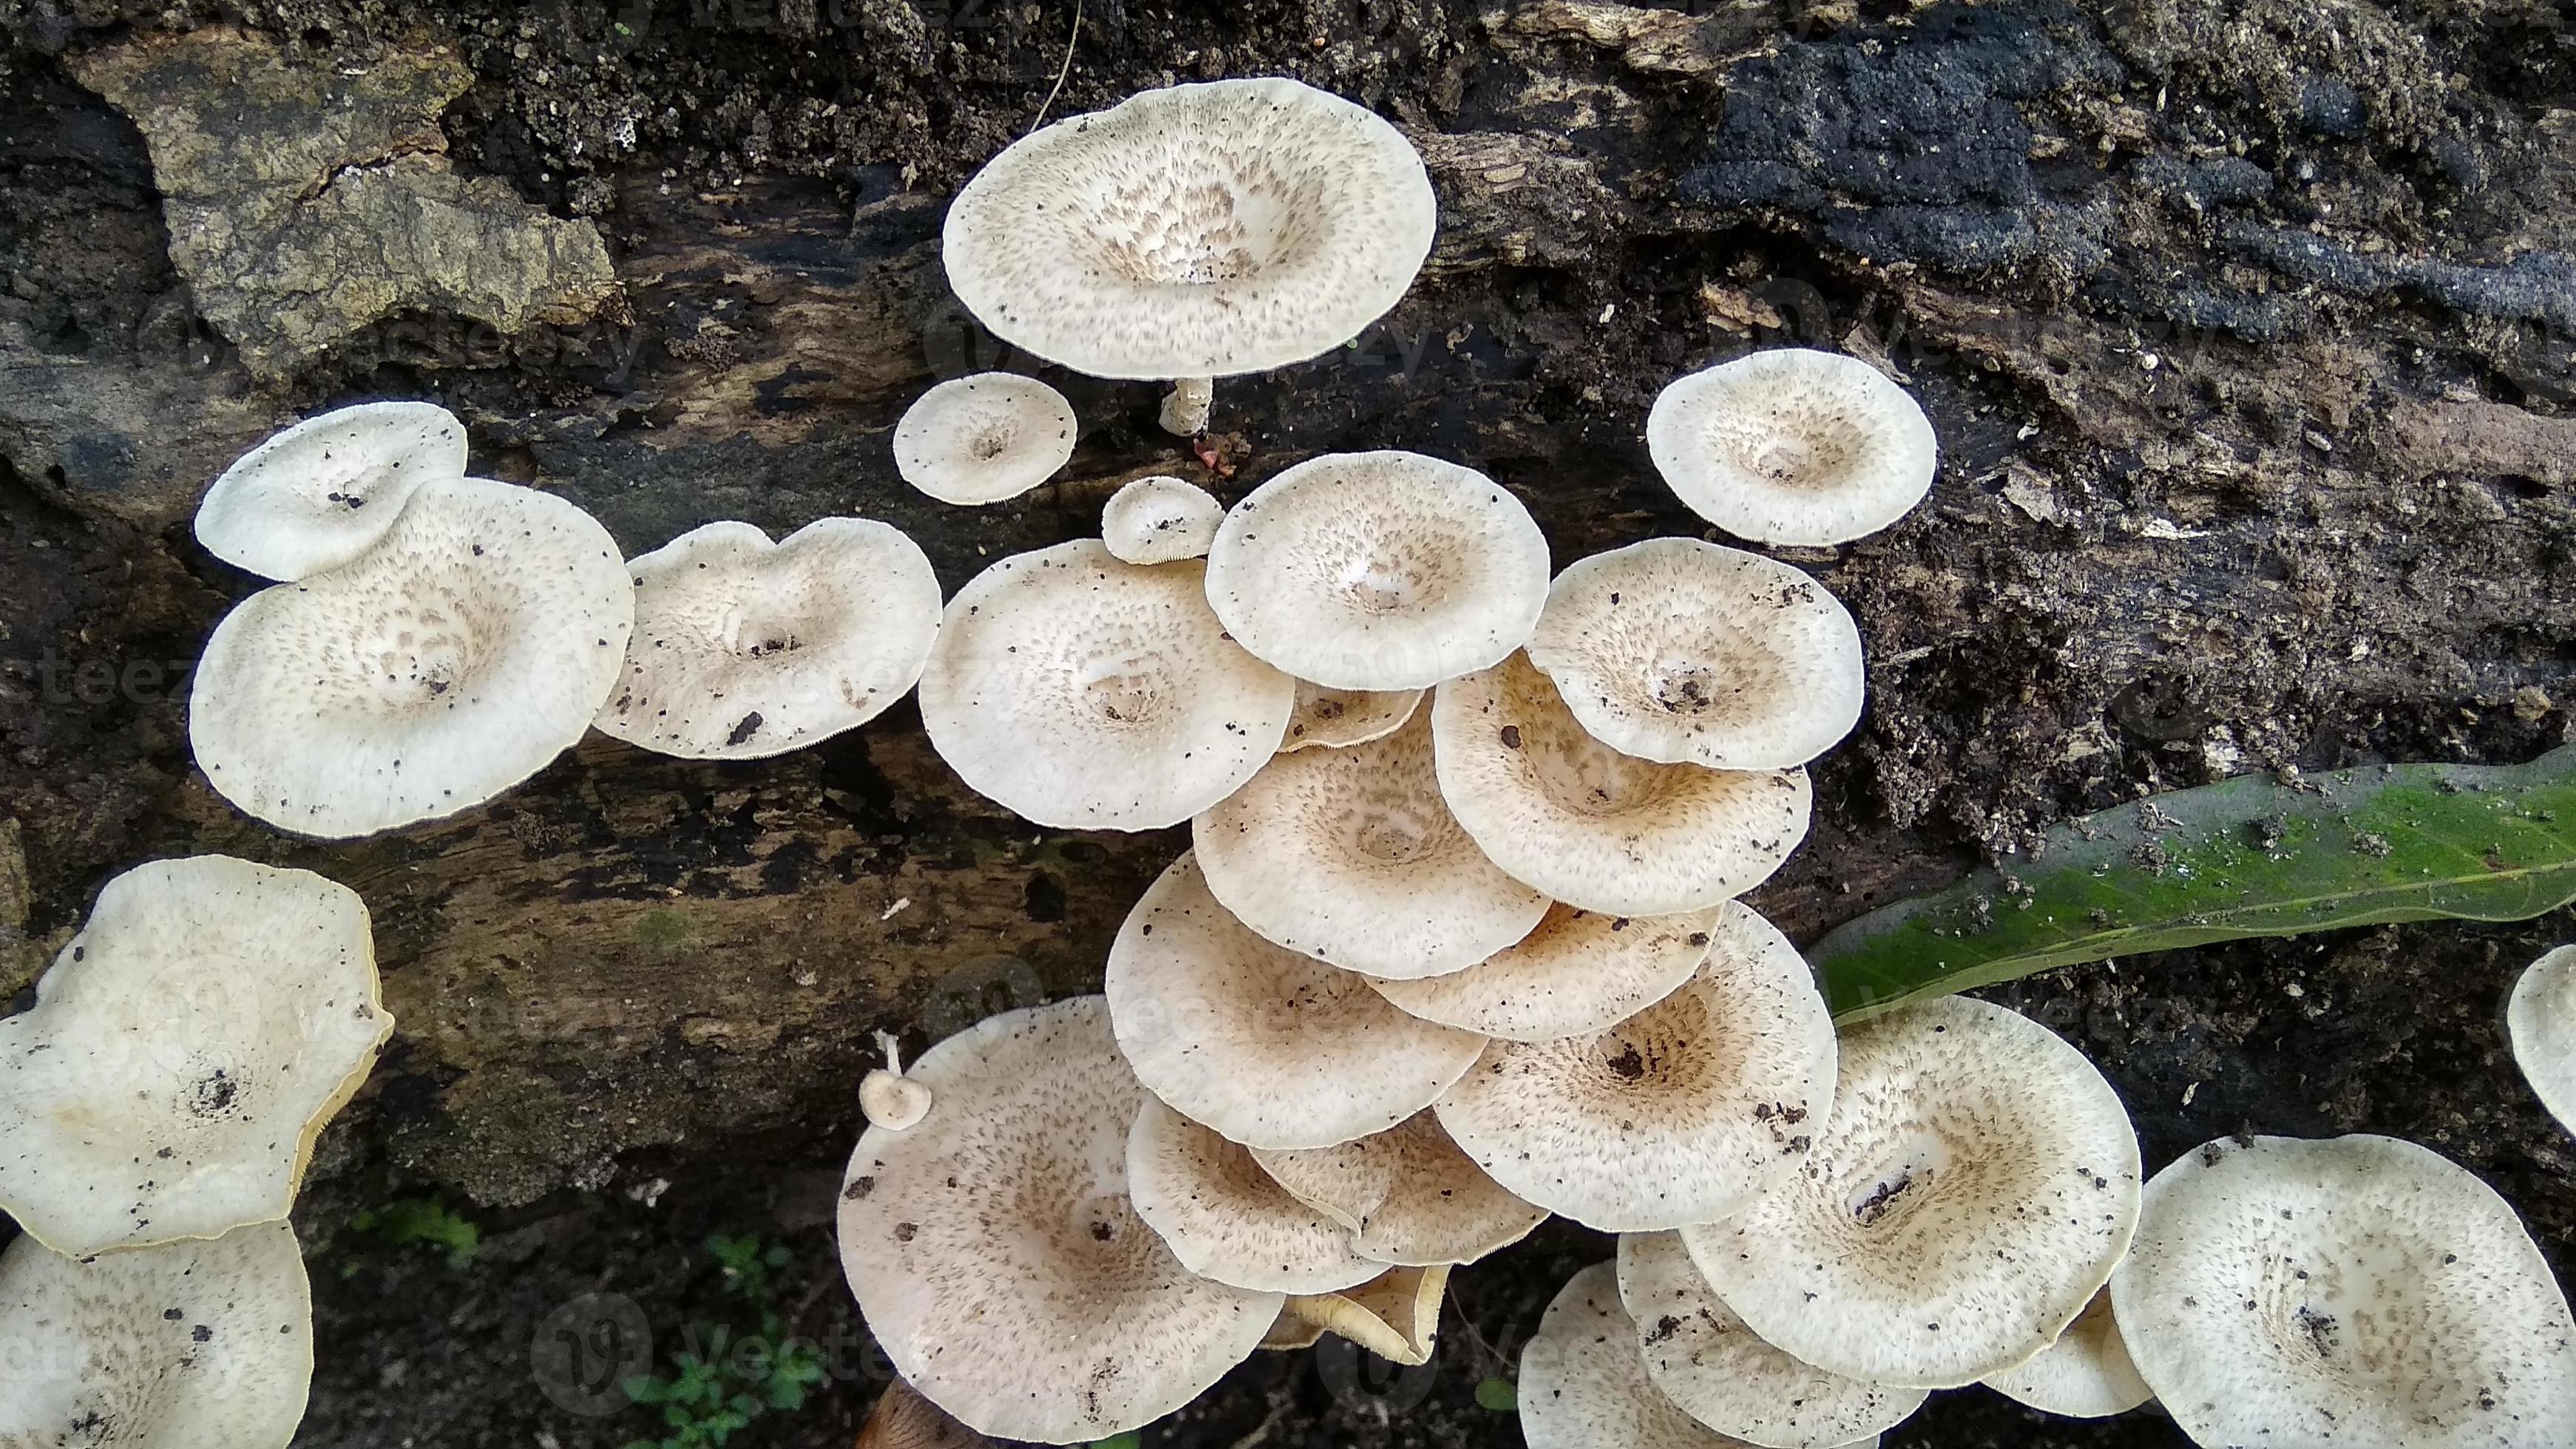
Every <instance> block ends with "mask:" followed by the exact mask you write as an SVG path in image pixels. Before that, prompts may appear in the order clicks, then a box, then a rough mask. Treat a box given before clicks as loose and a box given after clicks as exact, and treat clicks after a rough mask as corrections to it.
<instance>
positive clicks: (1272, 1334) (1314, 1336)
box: [1261, 1298, 1324, 1353]
mask: <svg viewBox="0 0 2576 1449" xmlns="http://www.w3.org/2000/svg"><path fill="white" fill-rule="evenodd" d="M1323 1337H1324V1325H1322V1324H1320V1323H1317V1322H1316V1321H1315V1320H1314V1319H1312V1318H1309V1317H1306V1316H1305V1315H1303V1314H1301V1313H1299V1312H1298V1311H1297V1300H1296V1299H1294V1298H1291V1299H1289V1300H1288V1304H1287V1306H1286V1307H1284V1308H1282V1309H1280V1310H1279V1321H1278V1322H1276V1323H1273V1324H1271V1325H1270V1331H1269V1332H1268V1333H1265V1334H1263V1335H1261V1346H1262V1348H1263V1349H1265V1350H1267V1351H1268V1352H1271V1353H1295V1352H1296V1351H1297V1350H1299V1349H1301V1348H1313V1347H1314V1346H1315V1345H1316V1344H1317V1343H1319V1342H1321V1341H1322V1340H1323Z"/></svg>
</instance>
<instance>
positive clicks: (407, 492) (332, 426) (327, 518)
mask: <svg viewBox="0 0 2576 1449" xmlns="http://www.w3.org/2000/svg"><path fill="white" fill-rule="evenodd" d="M464 476H465V425H464V424H463V423H460V422H458V421H457V420H456V415H455V414H454V413H451V412H449V411H448V410H447V409H445V408H443V407H440V406H438V405H437V404H436V403H425V402H372V403H359V404H357V405H355V406H353V407H345V408H337V409H334V410H333V411H330V412H327V413H323V414H320V415H318V416H316V417H310V418H306V419H305V420H304V421H302V422H300V423H297V424H296V425H294V426H293V427H291V428H288V429H286V430H285V431H283V432H281V433H278V434H277V435H276V436H274V437H272V438H270V439H269V440H268V441H266V442H264V443H261V444H260V445H259V446H258V447H256V448H253V449H251V450H250V451H249V452H247V453H245V454H243V455H242V457H241V460H240V461H239V462H236V463H234V464H233V465H232V466H231V467H229V468H227V469H225V470H224V473H223V476H222V477H220V478H217V479H216V480H215V482H214V486H213V487H211V488H209V489H207V490H206V496H205V499H204V501H203V502H201V503H199V504H198V505H197V542H199V543H202V544H204V545H205V546H206V552H208V553H211V554H213V555H214V556H215V557H217V558H219V559H222V560H223V561H224V562H226V563H228V564H232V565H234V566H235V567H238V568H245V569H248V570H250V571H251V572H252V573H255V574H258V575H260V576H261V577H263V578H271V579H280V580H284V581H287V582H290V583H291V582H293V581H295V580H297V579H301V578H305V577H308V576H310V575H313V574H318V573H321V572H323V571H325V570H327V569H335V568H338V567H339V566H340V565H342V564H345V563H347V562H348V561H349V560H351V559H353V558H356V557H357V556H358V555H360V554H362V553H365V552H366V551H367V550H368V549H371V548H373V547H375V546H376V543H377V541H378V540H380V539H382V538H383V537H384V536H385V533H386V531H387V530H389V529H391V528H392V527H393V526H394V519H395V517H396V516H397V515H399V514H400V513H401V512H402V510H403V504H404V502H405V501H406V500H408V499H409V498H410V497H411V495H412V490H413V489H415V488H418V487H419V486H420V485H421V484H423V483H426V482H430V481H433V480H452V479H457V478H462V477H464Z"/></svg>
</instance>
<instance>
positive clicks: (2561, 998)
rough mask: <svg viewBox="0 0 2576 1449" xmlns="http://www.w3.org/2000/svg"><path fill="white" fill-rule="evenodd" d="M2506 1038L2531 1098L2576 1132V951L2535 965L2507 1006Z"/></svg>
mask: <svg viewBox="0 0 2576 1449" xmlns="http://www.w3.org/2000/svg"><path fill="white" fill-rule="evenodd" d="M2504 1024H2505V1036H2506V1039H2507V1041H2508V1042H2509V1043H2510V1044H2511V1046H2512V1048H2513V1062H2514V1065H2515V1066H2518V1067H2520V1068H2522V1078H2523V1080H2524V1081H2526V1082H2529V1083H2530V1084H2531V1094H2532V1095H2533V1096H2535V1097H2538V1098H2539V1099H2540V1105H2541V1106H2543V1107H2546V1108H2548V1109H2549V1115H2550V1116H2552V1117H2555V1118H2557V1119H2558V1125H2559V1126H2561V1127H2564V1128H2566V1129H2567V1130H2569V1131H2571V1132H2576V946H2561V947H2559V948H2558V949H2557V950H2555V951H2551V952H2549V953H2548V954H2546V955H2544V956H2542V957H2541V958H2540V959H2539V960H2537V961H2534V962H2532V963H2531V965H2530V967H2529V968H2528V969H2526V970H2525V971H2524V972H2523V973H2522V975H2521V977H2520V978H2519V979H2518V980H2516V981H2515V982H2514V983H2513V995H2512V997H2511V998H2509V999H2508V1000H2507V1001H2506V1002H2505V1012H2504Z"/></svg>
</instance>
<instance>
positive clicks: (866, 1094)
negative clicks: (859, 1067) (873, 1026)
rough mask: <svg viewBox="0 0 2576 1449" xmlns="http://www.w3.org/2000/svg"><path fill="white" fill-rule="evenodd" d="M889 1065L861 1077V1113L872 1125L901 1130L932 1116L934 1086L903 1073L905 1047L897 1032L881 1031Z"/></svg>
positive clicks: (880, 1039) (880, 1043) (880, 1045)
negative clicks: (924, 1083) (898, 1038)
mask: <svg viewBox="0 0 2576 1449" xmlns="http://www.w3.org/2000/svg"><path fill="white" fill-rule="evenodd" d="M877 1049H878V1050H879V1051H882V1052H884V1053H885V1059H886V1064H885V1065H884V1066H882V1067H879V1068H877V1069H875V1070H874V1071H871V1072H869V1073H868V1074H867V1075H866V1076H864V1077H861V1078H859V1112H860V1114H861V1115H862V1116H865V1117H866V1118H867V1119H868V1124H869V1125H870V1126H872V1127H883V1128H884V1129H886V1130H887V1131H888V1132H901V1131H902V1130H904V1129H905V1128H907V1127H911V1126H914V1125H916V1124H918V1123H919V1122H920V1121H921V1119H922V1118H924V1117H927V1116H929V1115H930V1089H929V1088H928V1087H925V1086H923V1085H922V1084H921V1083H919V1082H916V1081H914V1080H913V1079H912V1078H910V1077H907V1076H905V1075H904V1074H903V1049H902V1047H901V1045H900V1044H898V1043H897V1042H896V1041H895V1039H894V1033H893V1032H890V1031H881V1032H878V1033H877Z"/></svg>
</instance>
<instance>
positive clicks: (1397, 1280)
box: [1272, 1263, 1449, 1368]
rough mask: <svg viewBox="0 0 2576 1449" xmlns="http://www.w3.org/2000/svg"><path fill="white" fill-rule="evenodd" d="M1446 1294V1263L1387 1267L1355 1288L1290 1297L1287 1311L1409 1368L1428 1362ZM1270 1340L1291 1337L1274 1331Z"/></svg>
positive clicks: (1447, 1276) (1283, 1339)
mask: <svg viewBox="0 0 2576 1449" xmlns="http://www.w3.org/2000/svg"><path fill="white" fill-rule="evenodd" d="M1448 1291H1449V1265H1448V1264H1446V1263H1434V1264H1432V1265H1430V1266H1429V1267H1420V1268H1389V1269H1387V1270H1386V1271H1385V1272H1383V1273H1381V1274H1379V1275H1378V1276H1377V1277H1374V1278H1371V1279H1370V1280H1369V1281H1367V1282H1365V1283H1362V1284H1361V1285H1359V1286H1358V1287H1356V1288H1346V1289H1344V1290H1342V1291H1341V1292H1339V1293H1315V1294H1300V1295H1297V1296H1295V1297H1292V1298H1290V1299H1289V1300H1288V1307H1287V1310H1286V1312H1287V1315H1288V1316H1289V1317H1291V1318H1297V1319H1303V1320H1304V1321H1306V1322H1307V1323H1310V1324H1312V1325H1314V1327H1315V1328H1316V1329H1317V1331H1318V1334H1319V1335H1320V1334H1323V1333H1330V1334H1334V1335H1336V1336H1338V1337H1341V1338H1347V1339H1349V1340H1350V1341H1351V1342H1353V1343H1355V1344H1358V1345H1359V1346H1360V1347H1362V1348H1364V1349H1367V1350H1368V1351H1369V1352H1371V1353H1373V1354H1376V1355H1377V1356H1378V1357H1379V1358H1382V1359H1385V1360H1386V1361H1387V1362H1388V1363H1391V1364H1399V1365H1402V1366H1405V1367H1408V1368H1411V1367H1415V1366H1418V1365H1421V1364H1426V1363H1429V1362H1431V1353H1432V1350H1433V1349H1434V1348H1435V1347H1436V1346H1437V1340H1438V1338H1439V1335H1440V1304H1441V1300H1442V1299H1443V1298H1444V1297H1445V1296H1446V1295H1447V1293H1448ZM1272 1341H1276V1342H1279V1343H1283V1344H1284V1343H1288V1342H1292V1341H1293V1338H1292V1336H1291V1334H1290V1333H1289V1332H1286V1331H1281V1330H1273V1333H1272ZM1307 1342H1309V1343H1311V1342H1313V1339H1308V1340H1307Z"/></svg>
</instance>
